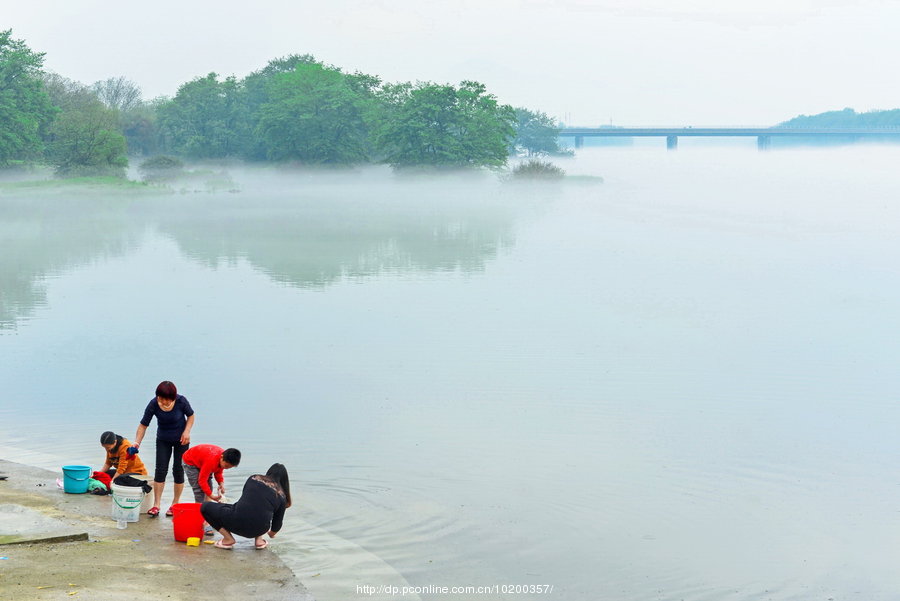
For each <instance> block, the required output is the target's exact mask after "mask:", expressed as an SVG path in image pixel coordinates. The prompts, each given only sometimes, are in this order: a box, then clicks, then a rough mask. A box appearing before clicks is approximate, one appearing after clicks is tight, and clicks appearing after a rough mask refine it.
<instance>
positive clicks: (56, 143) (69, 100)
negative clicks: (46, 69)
mask: <svg viewBox="0 0 900 601" xmlns="http://www.w3.org/2000/svg"><path fill="white" fill-rule="evenodd" d="M44 85H45V88H46V90H47V92H48V95H49V97H50V98H51V100H52V101H53V104H54V105H56V106H57V107H58V109H59V114H58V115H57V116H56V118H55V119H54V121H53V123H52V124H51V125H50V127H49V128H48V130H47V139H46V146H47V151H46V156H47V159H48V161H49V162H50V164H52V165H54V167H55V168H56V173H57V174H58V175H61V176H79V175H117V176H124V175H125V167H126V166H127V165H128V159H127V158H126V145H125V137H124V136H123V135H122V132H121V127H120V122H119V112H118V111H116V110H114V109H111V108H108V107H107V106H105V105H104V104H103V103H102V102H101V101H100V99H99V98H98V97H97V95H96V93H95V92H94V91H93V90H92V89H91V88H89V87H87V86H85V85H84V84H81V83H79V82H77V81H72V80H71V79H67V78H65V77H62V76H60V75H57V74H55V73H49V74H46V75H45V76H44Z"/></svg>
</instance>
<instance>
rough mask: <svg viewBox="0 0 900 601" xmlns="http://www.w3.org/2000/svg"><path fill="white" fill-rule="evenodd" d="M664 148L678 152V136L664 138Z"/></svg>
mask: <svg viewBox="0 0 900 601" xmlns="http://www.w3.org/2000/svg"><path fill="white" fill-rule="evenodd" d="M666 148H668V149H669V150H678V136H666Z"/></svg>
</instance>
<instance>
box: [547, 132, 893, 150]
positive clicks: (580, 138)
mask: <svg viewBox="0 0 900 601" xmlns="http://www.w3.org/2000/svg"><path fill="white" fill-rule="evenodd" d="M559 136H560V137H569V138H575V148H581V147H582V146H584V139H585V138H589V137H594V138H650V137H653V138H665V139H666V148H668V149H669V150H675V149H676V148H678V138H680V137H698V138H699V137H714V138H746V137H754V138H756V144H757V147H758V148H759V149H760V150H766V149H768V148H769V146H770V145H771V143H772V138H776V137H777V138H788V137H794V138H797V137H803V138H819V139H822V138H825V139H827V138H836V137H839V138H852V139H861V138H873V139H885V138H890V139H892V140H896V141H900V128H883V129H882V128H879V129H872V128H866V129H864V128H816V129H813V128H809V129H807V128H800V127H793V128H788V127H783V128H780V127H566V128H563V129H560V131H559Z"/></svg>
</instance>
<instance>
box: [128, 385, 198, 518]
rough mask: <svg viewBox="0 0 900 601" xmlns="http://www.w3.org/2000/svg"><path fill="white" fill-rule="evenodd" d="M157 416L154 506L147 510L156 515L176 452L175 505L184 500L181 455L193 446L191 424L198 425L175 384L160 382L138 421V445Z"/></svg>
mask: <svg viewBox="0 0 900 601" xmlns="http://www.w3.org/2000/svg"><path fill="white" fill-rule="evenodd" d="M154 417H155V418H156V424H157V428H156V473H155V474H154V476H153V507H151V508H150V510H149V511H148V512H147V514H148V515H150V516H152V517H156V516H158V515H159V502H160V500H161V499H162V494H163V489H164V488H165V487H166V475H168V473H169V459H171V458H172V455H173V454H174V455H175V458H174V461H173V462H172V476H173V478H174V480H175V488H174V491H175V496H174V499H173V501H172V505H175V504H176V503H178V502H179V501H180V500H181V491H182V490H184V468H183V467H182V465H181V456H182V455H183V454H184V452H185V451H187V450H188V447H190V446H191V428H193V427H194V410H193V408H191V404H190V403H188V400H187V399H186V398H184V397H183V396H182V395H180V394H178V389H176V388H175V384H173V383H172V382H169V381H168V380H167V381H165V382H160V383H159V386H157V387H156V397H155V398H153V399H151V400H150V402H149V403H148V404H147V407H146V409H144V417H142V418H141V423H140V424H139V425H138V428H137V434H135V435H134V446H136V447H140V446H141V441H142V440H144V434H146V433H147V426H149V425H150V421H151V420H152V419H153V418H154ZM166 515H169V516H170V515H172V508H171V507H170V508H169V509H168V511H166Z"/></svg>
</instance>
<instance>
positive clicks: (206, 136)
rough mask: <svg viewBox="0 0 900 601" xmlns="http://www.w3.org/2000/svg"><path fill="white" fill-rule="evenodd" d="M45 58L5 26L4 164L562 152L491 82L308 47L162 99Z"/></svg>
mask: <svg viewBox="0 0 900 601" xmlns="http://www.w3.org/2000/svg"><path fill="white" fill-rule="evenodd" d="M42 67H43V55H42V54H40V53H36V52H33V51H31V50H30V49H29V48H28V47H27V46H26V45H25V43H24V42H23V41H21V40H14V39H13V38H12V32H11V31H5V32H0V84H2V87H0V164H8V163H9V162H10V161H15V160H20V161H21V160H41V161H43V162H47V163H49V164H51V165H53V166H55V167H56V170H57V172H58V173H59V174H61V175H69V174H88V173H90V174H94V173H118V174H124V166H125V165H127V158H126V155H127V154H131V155H132V156H134V155H144V156H154V155H159V154H171V155H176V156H181V157H185V158H192V159H223V158H241V159H245V160H252V161H290V162H296V163H300V164H307V165H352V164H361V163H372V162H382V163H388V164H390V165H392V166H394V167H396V168H402V167H414V166H425V167H454V168H456V167H482V166H487V167H499V166H502V165H504V164H505V163H506V160H507V157H508V156H509V154H510V153H511V152H512V153H520V152H527V153H528V154H529V155H540V154H545V153H552V152H555V151H556V150H558V146H557V145H556V137H557V134H558V128H557V124H556V122H555V121H554V120H553V119H551V118H550V117H548V116H547V115H546V114H544V113H536V112H530V111H527V109H516V110H514V109H513V108H512V107H510V106H508V105H505V104H501V103H500V102H499V101H498V100H497V98H496V97H495V96H494V95H493V94H490V93H489V92H488V91H487V89H486V87H485V86H484V85H483V84H481V83H478V82H474V81H463V82H462V83H460V84H459V85H458V86H454V85H450V84H437V83H431V82H418V83H415V84H413V83H397V84H387V83H384V82H382V81H381V80H380V78H378V77H376V76H373V75H368V74H365V73H359V72H356V73H347V72H344V71H343V70H341V69H340V68H338V67H335V66H332V65H327V64H325V63H323V62H321V61H318V60H316V59H315V58H314V57H312V56H311V55H308V54H295V55H290V56H286V57H282V58H278V59H274V60H272V61H270V62H269V63H268V64H267V65H266V66H265V67H263V68H262V69H260V70H258V71H255V72H253V73H251V74H250V75H248V76H246V77H245V78H243V79H238V78H236V77H234V76H231V77H224V78H222V77H220V76H219V75H218V74H216V73H209V74H207V75H205V76H200V77H197V78H195V79H193V80H191V81H188V82H186V83H184V84H182V85H181V86H180V87H179V88H178V91H177V93H176V94H175V96H174V97H172V98H157V99H154V100H151V101H145V100H142V98H141V90H140V88H139V87H138V86H137V85H136V84H134V83H133V82H131V81H129V80H128V79H126V78H125V77H122V76H119V77H112V78H109V79H107V80H104V81H99V82H96V83H94V84H92V85H90V86H87V85H84V84H81V83H78V82H74V81H71V80H68V79H66V78H65V77H62V76H60V75H56V74H52V73H44V72H43V71H42ZM126 149H127V150H126Z"/></svg>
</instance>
